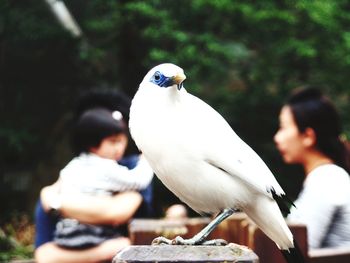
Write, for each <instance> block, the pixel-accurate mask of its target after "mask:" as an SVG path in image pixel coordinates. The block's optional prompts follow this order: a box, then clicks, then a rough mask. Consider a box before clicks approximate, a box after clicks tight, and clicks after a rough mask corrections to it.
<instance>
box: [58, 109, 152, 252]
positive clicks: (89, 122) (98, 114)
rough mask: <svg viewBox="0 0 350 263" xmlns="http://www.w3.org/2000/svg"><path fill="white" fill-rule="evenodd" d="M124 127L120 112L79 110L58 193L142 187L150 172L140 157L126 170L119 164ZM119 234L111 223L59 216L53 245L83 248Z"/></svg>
mask: <svg viewBox="0 0 350 263" xmlns="http://www.w3.org/2000/svg"><path fill="white" fill-rule="evenodd" d="M126 133H127V126H126V123H125V121H124V120H123V116H122V114H121V112H119V111H114V112H111V111H109V110H107V109H105V108H94V109H90V110H87V111H85V112H84V113H82V115H81V117H80V118H79V119H78V121H77V124H76V126H75V129H74V136H73V143H74V148H75V151H76V153H77V156H76V157H74V158H73V160H71V161H70V162H69V163H68V164H67V165H66V166H65V167H64V168H63V169H62V170H61V172H60V176H59V179H58V182H57V183H58V189H59V193H60V194H63V195H68V194H74V193H81V194H88V195H108V196H112V195H114V194H115V193H118V192H121V191H126V190H143V189H145V188H146V187H147V186H148V185H149V184H150V183H151V180H152V177H153V171H152V169H151V168H150V166H149V165H148V163H147V162H146V160H145V159H144V158H143V157H142V156H141V157H140V158H139V161H138V162H137V165H136V166H135V167H134V168H133V169H131V170H129V169H128V168H126V167H125V166H122V165H119V164H118V163H117V162H116V161H119V160H121V159H122V157H123V156H124V152H125V150H126V147H127V144H128V137H127V134H126ZM120 235H122V233H119V231H118V229H117V228H116V227H115V226H113V225H110V226H108V225H90V224H82V223H80V222H79V221H78V220H76V219H72V218H61V219H59V222H58V223H57V225H56V230H55V238H54V241H55V243H56V244H58V245H60V246H62V247H67V248H86V247H91V246H94V245H97V244H99V243H101V242H102V241H105V240H107V239H111V238H113V237H117V236H120Z"/></svg>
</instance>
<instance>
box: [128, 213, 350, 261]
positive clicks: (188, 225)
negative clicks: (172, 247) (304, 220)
mask: <svg viewBox="0 0 350 263" xmlns="http://www.w3.org/2000/svg"><path fill="white" fill-rule="evenodd" d="M210 221H211V219H210V218H203V217H201V218H187V219H178V220H167V219H135V220H133V221H132V222H131V223H130V225H129V232H130V238H131V240H132V242H133V244H135V245H149V244H151V242H152V240H153V239H154V238H156V237H158V236H165V237H167V238H169V239H172V238H175V237H176V236H178V235H180V236H182V237H184V238H189V237H192V236H193V235H195V234H196V233H198V232H199V231H200V230H201V229H202V228H203V227H204V226H206V225H207V224H208V223H209V222H210ZM288 226H289V228H290V229H291V231H292V233H293V235H294V238H295V240H296V241H297V243H298V245H299V247H300V249H301V252H302V253H303V255H304V257H305V259H306V260H307V262H308V263H345V262H346V263H349V262H350V248H347V249H344V248H342V249H340V248H337V249H317V250H308V246H307V230H306V227H305V225H301V224H288ZM214 238H223V239H225V240H227V241H228V242H229V243H237V244H240V245H245V246H247V247H249V248H250V249H252V250H253V251H254V252H255V253H256V254H257V255H258V256H259V262H260V263H280V262H285V261H284V259H283V256H282V255H281V252H280V251H279V250H278V248H277V246H276V245H275V243H274V242H273V241H271V240H270V239H269V238H268V237H267V236H266V235H265V234H264V233H263V232H262V231H261V230H260V229H259V228H257V226H256V225H255V224H254V223H252V222H251V221H250V220H249V219H248V218H247V217H246V215H245V214H244V213H235V214H234V215H232V216H231V217H230V218H228V219H226V220H225V221H223V222H222V223H221V224H220V225H219V226H218V227H217V228H216V229H215V230H214V231H213V232H212V233H211V234H210V236H209V237H208V239H214Z"/></svg>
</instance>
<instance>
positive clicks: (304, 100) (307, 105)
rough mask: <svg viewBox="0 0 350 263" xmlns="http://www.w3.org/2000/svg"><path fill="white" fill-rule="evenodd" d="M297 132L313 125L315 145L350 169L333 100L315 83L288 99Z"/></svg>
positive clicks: (298, 90)
mask: <svg viewBox="0 0 350 263" xmlns="http://www.w3.org/2000/svg"><path fill="white" fill-rule="evenodd" d="M287 105H288V106H289V107H290V108H291V111H292V113H293V116H294V120H295V122H296V124H297V126H298V129H299V131H300V132H304V131H305V129H306V128H312V129H313V130H314V131H315V134H316V147H317V148H318V150H319V151H321V152H322V153H324V154H325V155H326V156H328V157H329V158H331V159H332V160H333V161H334V163H336V164H337V165H339V166H341V167H343V168H344V169H345V170H346V171H347V172H349V171H350V163H349V162H350V157H349V152H348V149H347V147H346V145H345V143H344V142H343V141H342V140H341V138H340V137H341V132H342V127H341V122H340V118H339V114H338V112H337V110H336V108H335V107H334V105H333V103H332V102H331V101H330V99H329V98H327V97H326V96H325V95H323V94H322V93H321V92H320V90H319V89H317V88H315V87H304V88H300V89H297V90H295V92H294V93H293V94H292V95H291V97H290V98H289V99H288V101H287Z"/></svg>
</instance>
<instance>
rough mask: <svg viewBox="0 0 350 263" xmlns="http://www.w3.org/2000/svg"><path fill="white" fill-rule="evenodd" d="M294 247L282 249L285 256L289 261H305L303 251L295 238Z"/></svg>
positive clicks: (298, 262)
mask: <svg viewBox="0 0 350 263" xmlns="http://www.w3.org/2000/svg"><path fill="white" fill-rule="evenodd" d="M293 243H294V247H293V248H290V249H289V250H281V252H282V254H283V257H284V258H285V259H286V261H287V262H288V263H305V262H306V261H305V259H304V256H303V253H301V250H300V248H299V246H298V244H297V242H296V241H295V240H293Z"/></svg>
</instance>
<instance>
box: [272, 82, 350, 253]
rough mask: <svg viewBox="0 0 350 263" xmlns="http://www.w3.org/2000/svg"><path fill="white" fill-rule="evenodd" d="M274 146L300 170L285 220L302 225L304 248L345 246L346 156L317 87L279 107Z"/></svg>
mask: <svg viewBox="0 0 350 263" xmlns="http://www.w3.org/2000/svg"><path fill="white" fill-rule="evenodd" d="M279 122H280V127H279V130H278V131H277V133H276V134H275V136H274V141H275V143H276V147H277V149H278V150H279V152H280V154H281V155H282V158H283V160H284V161H285V162H286V163H288V164H300V165H302V166H303V168H304V171H305V179H304V182H303V188H302V191H301V192H300V194H299V196H298V198H297V200H296V201H295V207H292V209H291V213H290V214H289V216H288V220H289V221H293V222H300V223H303V224H305V225H306V226H307V234H308V244H309V247H310V248H325V247H343V246H350V178H349V169H350V167H349V152H348V150H347V147H346V146H345V143H344V142H343V141H342V139H341V125H340V118H339V115H338V113H337V111H336V109H335V107H334V105H333V104H332V102H331V101H330V100H329V99H328V98H327V97H326V96H324V95H323V94H322V93H321V92H320V91H319V90H318V89H315V88H310V87H308V88H303V89H297V90H296V91H295V92H294V93H293V94H292V95H291V96H290V98H289V99H288V100H287V102H286V104H285V105H284V106H283V107H282V109H281V112H280V116H279Z"/></svg>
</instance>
